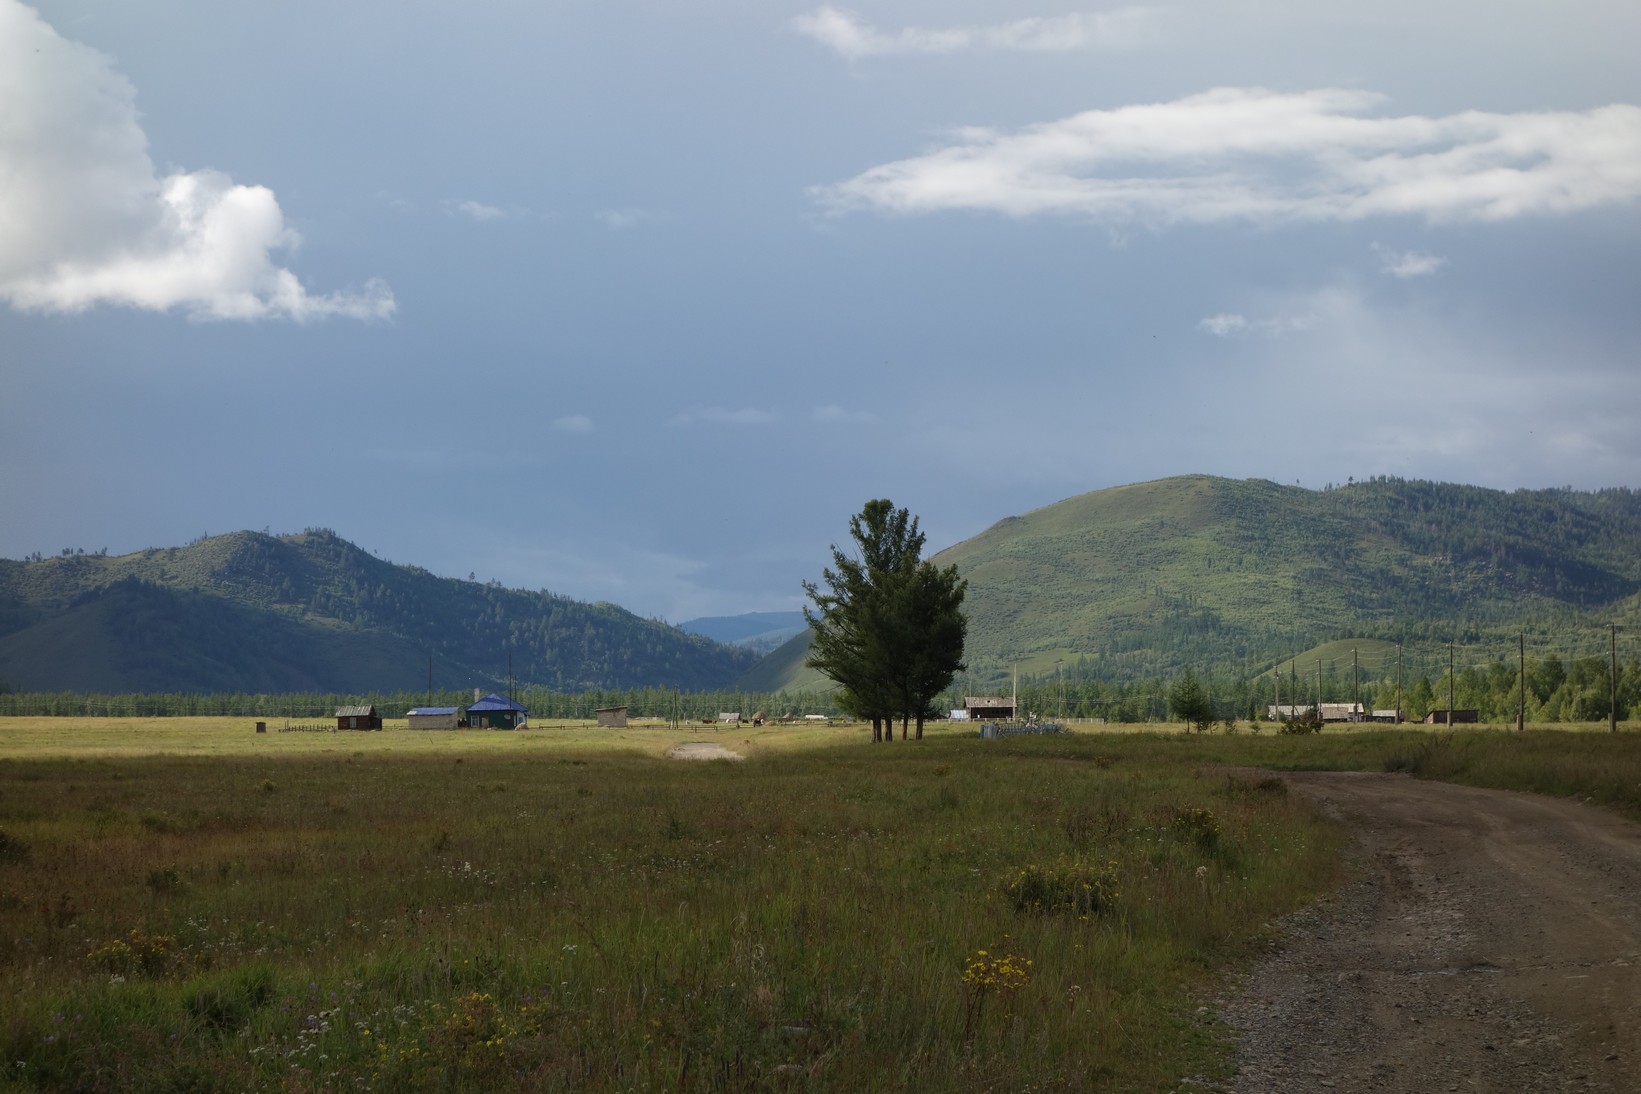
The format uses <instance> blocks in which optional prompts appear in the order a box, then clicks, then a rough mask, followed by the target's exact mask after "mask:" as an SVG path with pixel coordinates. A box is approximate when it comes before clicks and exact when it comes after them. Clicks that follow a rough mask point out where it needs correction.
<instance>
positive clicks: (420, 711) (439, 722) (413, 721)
mask: <svg viewBox="0 0 1641 1094" xmlns="http://www.w3.org/2000/svg"><path fill="white" fill-rule="evenodd" d="M405 721H406V722H408V723H409V724H410V728H411V729H455V728H456V727H457V725H458V724H459V723H460V721H461V712H460V711H459V710H458V709H457V708H456V707H417V708H416V709H414V710H412V711H411V712H410V713H408V714H406V715H405Z"/></svg>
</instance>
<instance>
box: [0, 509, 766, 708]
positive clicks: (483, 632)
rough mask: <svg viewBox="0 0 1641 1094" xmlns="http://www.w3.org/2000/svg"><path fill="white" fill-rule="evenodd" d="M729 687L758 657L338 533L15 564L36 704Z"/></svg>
mask: <svg viewBox="0 0 1641 1094" xmlns="http://www.w3.org/2000/svg"><path fill="white" fill-rule="evenodd" d="M429 656H431V657H432V658H433V669H434V675H435V680H436V683H437V684H438V685H439V686H440V687H450V686H455V687H467V686H486V687H488V686H491V685H494V684H497V683H499V682H504V681H505V680H506V678H507V669H508V658H509V656H511V658H512V669H513V673H514V676H515V677H516V678H517V679H518V680H519V681H520V682H521V683H534V684H541V685H543V686H546V687H550V688H555V689H560V690H580V689H583V688H590V687H607V688H610V687H613V688H620V687H639V686H648V685H654V686H662V687H679V688H711V687H719V686H723V685H724V684H726V683H728V682H730V681H732V680H734V678H735V677H736V676H738V675H739V674H740V673H742V672H744V671H745V670H746V669H747V667H748V666H750V665H751V664H752V663H753V661H754V656H753V655H752V654H751V653H748V652H746V651H742V650H737V649H734V648H731V647H728V646H723V645H720V644H718V643H715V642H712V641H709V640H707V639H704V638H700V637H696V636H693V635H688V634H685V633H683V632H682V631H680V630H678V629H676V628H674V627H669V626H667V625H666V624H664V623H659V622H656V621H654V620H645V619H640V618H639V617H637V616H635V615H633V614H632V613H631V612H628V611H625V610H623V609H621V608H618V607H616V606H614V605H612V604H587V603H583V602H581V601H576V600H570V599H567V598H565V597H560V596H554V595H552V594H550V593H546V592H536V593H532V592H525V591H522V590H516V589H503V588H502V587H500V586H499V585H496V584H489V585H481V584H478V583H475V582H471V581H459V580H455V579H452V578H441V577H436V576H434V575H433V574H431V573H429V572H427V571H426V570H423V569H421V568H419V567H416V566H398V565H394V564H392V563H389V562H384V561H382V560H381V559H379V558H376V557H375V556H373V555H371V554H369V553H368V552H366V551H363V550H361V549H359V548H358V547H355V546H354V545H353V544H351V543H348V542H347V541H346V540H343V539H341V538H339V537H338V536H336V535H334V534H333V533H331V532H328V531H310V532H306V533H303V534H301V535H292V536H277V537H276V536H269V535H262V534H258V533H255V532H235V533H233V534H231V535H225V536H216V537H214V538H210V539H204V540H201V541H199V542H197V543H194V544H192V545H190V546H188V547H180V548H178V547H171V548H153V549H149V550H146V551H139V552H136V553H134V554H129V555H122V556H118V557H114V558H106V557H100V556H92V555H73V556H65V557H57V558H48V559H42V560H37V561H32V562H12V561H0V681H3V682H4V683H5V684H7V685H9V686H12V687H17V688H24V689H28V690H57V689H65V690H68V689H71V690H75V691H96V692H123V691H289V690H322V691H366V690H395V689H418V688H425V687H426V685H427V673H428V658H429Z"/></svg>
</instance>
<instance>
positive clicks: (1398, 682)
mask: <svg viewBox="0 0 1641 1094" xmlns="http://www.w3.org/2000/svg"><path fill="white" fill-rule="evenodd" d="M1396 724H1397V725H1401V724H1402V644H1401V643H1400V642H1398V643H1396Z"/></svg>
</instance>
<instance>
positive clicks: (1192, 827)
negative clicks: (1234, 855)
mask: <svg viewBox="0 0 1641 1094" xmlns="http://www.w3.org/2000/svg"><path fill="white" fill-rule="evenodd" d="M1169 830H1170V831H1171V832H1173V834H1174V836H1175V838H1177V839H1182V840H1188V841H1190V842H1192V843H1195V844H1196V845H1197V846H1198V847H1200V848H1202V849H1203V850H1204V851H1212V850H1213V849H1214V848H1216V847H1218V846H1219V821H1218V820H1217V819H1216V818H1215V817H1214V815H1213V813H1211V812H1210V811H1208V810H1206V809H1176V810H1175V811H1174V817H1173V823H1171V824H1170V825H1169Z"/></svg>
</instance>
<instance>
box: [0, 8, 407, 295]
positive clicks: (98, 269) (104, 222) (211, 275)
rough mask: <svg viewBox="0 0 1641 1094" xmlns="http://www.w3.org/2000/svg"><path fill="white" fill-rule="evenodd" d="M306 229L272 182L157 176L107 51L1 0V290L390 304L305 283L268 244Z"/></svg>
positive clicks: (373, 287)
mask: <svg viewBox="0 0 1641 1094" xmlns="http://www.w3.org/2000/svg"><path fill="white" fill-rule="evenodd" d="M299 243H300V239H299V237H298V236H297V234H296V233H295V232H294V231H292V230H291V229H289V228H287V227H286V226H285V220H284V215H283V213H282V212H281V211H280V208H279V202H278V201H277V200H276V199H275V197H274V194H273V191H271V190H269V189H268V188H267V187H264V186H246V185H241V184H238V183H235V182H234V181H233V180H232V179H231V178H229V177H228V176H227V175H225V174H223V173H221V172H219V171H213V170H197V171H176V172H173V173H172V174H169V175H167V176H165V177H160V176H159V175H158V173H157V172H156V171H155V169H154V164H153V161H152V160H150V159H149V156H148V139H147V137H146V135H145V134H144V133H143V131H142V127H141V125H140V124H139V123H138V114H137V108H136V92H135V90H134V89H133V88H132V86H131V84H130V82H129V81H128V80H126V78H125V77H124V76H122V75H121V74H120V73H119V72H118V71H117V70H116V69H115V68H114V65H113V62H112V61H111V60H110V59H109V58H108V57H107V56H105V55H104V54H102V53H99V52H98V51H97V50H94V49H92V48H90V47H88V46H85V45H82V44H80V43H78V42H72V41H69V40H67V39H65V38H63V37H61V36H59V35H58V34H57V32H56V31H55V30H53V29H52V28H51V27H50V26H49V25H48V24H47V23H46V22H45V21H44V20H43V19H41V18H40V15H39V14H38V13H37V12H36V11H35V10H34V9H33V8H30V7H28V6H26V5H24V4H22V3H19V2H18V0H0V299H4V300H6V301H7V302H9V303H10V304H11V305H12V306H13V307H16V308H20V309H25V310H39V311H63V312H77V311H82V310H84V309H86V308H90V307H93V306H95V305H98V304H115V305H124V306H127V307H135V308H145V309H150V310H154V311H169V310H171V309H173V308H176V309H181V310H183V311H185V312H187V313H188V314H189V315H190V316H192V317H194V318H199V319H264V318H274V317H280V318H288V319H295V320H299V321H305V320H310V319H320V318H325V317H328V316H347V317H351V318H355V319H382V318H386V317H388V316H390V315H392V314H393V311H394V307H395V304H394V299H393V293H392V292H391V291H390V290H389V289H388V287H387V286H386V285H385V284H383V283H382V282H380V281H376V280H372V281H369V282H367V283H366V284H365V285H364V287H363V288H362V289H361V290H359V291H357V292H350V293H334V294H326V295H316V294H313V293H310V292H309V291H308V290H307V289H306V288H305V287H304V286H303V285H302V283H301V282H300V281H299V280H298V279H297V277H296V275H295V274H293V273H292V272H291V271H289V270H287V269H284V268H283V267H281V266H279V265H277V264H276V263H275V262H274V261H273V260H272V258H271V257H270V254H271V252H273V251H276V250H290V249H292V248H295V247H296V246H297V245H298V244H299Z"/></svg>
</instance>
